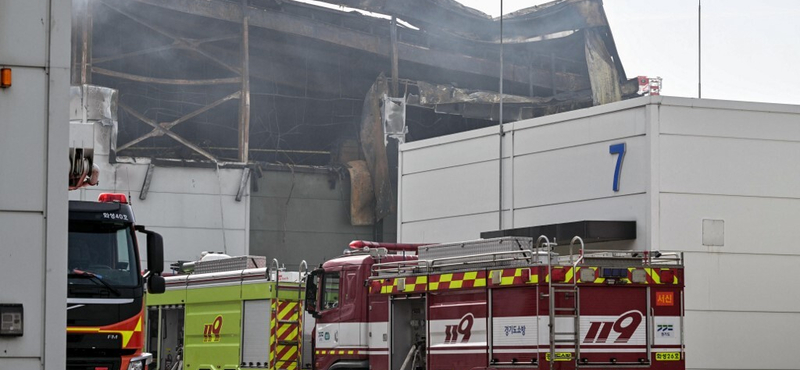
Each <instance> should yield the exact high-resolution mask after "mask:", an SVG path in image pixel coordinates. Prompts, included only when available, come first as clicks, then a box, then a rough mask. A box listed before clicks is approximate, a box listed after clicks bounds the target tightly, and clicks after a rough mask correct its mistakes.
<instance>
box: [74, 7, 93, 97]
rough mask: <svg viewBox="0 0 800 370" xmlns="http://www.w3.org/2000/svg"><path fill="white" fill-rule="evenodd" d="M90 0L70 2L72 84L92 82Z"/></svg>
mask: <svg viewBox="0 0 800 370" xmlns="http://www.w3.org/2000/svg"><path fill="white" fill-rule="evenodd" d="M90 5H91V0H73V2H72V66H71V67H72V73H71V75H72V77H71V83H72V84H73V85H83V84H90V83H92V72H91V71H92V69H91V68H92V62H91V58H92V23H93V22H92V12H91V6H90Z"/></svg>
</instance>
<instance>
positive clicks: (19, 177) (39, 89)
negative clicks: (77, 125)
mask: <svg viewBox="0 0 800 370" xmlns="http://www.w3.org/2000/svg"><path fill="white" fill-rule="evenodd" d="M24 3H25V2H24V1H20V2H12V4H18V5H22V4H24ZM3 4H5V3H3ZM18 5H17V6H18ZM4 6H5V5H4ZM15 7H16V6H12V7H11V9H9V10H12V9H14V8H15ZM6 11H7V10H6V8H3V9H2V11H0V14H2V13H5V12H6ZM8 16H9V14H5V15H0V30H1V29H2V28H5V26H6V25H5V24H3V18H4V17H8ZM13 23H14V24H18V23H19V22H18V21H15V22H13ZM37 23H38V20H37ZM19 32H20V31H18V30H15V31H14V32H13V33H12V34H15V35H17V34H20V33H19ZM0 35H3V36H2V37H0V39H7V37H6V34H5V33H3V32H2V31H0ZM0 50H3V46H2V42H0ZM42 50H44V49H42ZM1 53H3V51H0V60H1V61H3V62H6V61H5V60H4V56H3V55H2V54H1ZM12 73H13V85H12V86H11V87H10V88H8V89H1V90H0V112H3V116H2V117H0V155H2V158H3V165H2V175H0V189H2V191H0V209H5V210H19V211H42V210H44V198H45V197H44V189H45V171H46V163H45V153H46V151H45V150H43V148H45V147H46V145H45V138H46V135H45V131H46V123H45V113H46V111H47V108H46V106H45V102H46V100H45V99H44V97H45V96H46V94H45V91H46V90H45V88H46V81H47V75H46V74H45V71H44V69H40V68H23V67H15V68H12ZM65 99H66V97H65ZM65 113H66V112H65ZM64 125H67V122H64ZM64 140H65V141H66V138H64ZM64 144H66V142H65V143H64ZM68 162H69V161H68V160H67V152H66V151H65V152H64V191H65V192H66V186H67V184H66V178H67V175H66V171H67V163H68Z"/></svg>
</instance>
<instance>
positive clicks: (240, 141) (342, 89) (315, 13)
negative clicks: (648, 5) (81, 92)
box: [72, 0, 636, 165]
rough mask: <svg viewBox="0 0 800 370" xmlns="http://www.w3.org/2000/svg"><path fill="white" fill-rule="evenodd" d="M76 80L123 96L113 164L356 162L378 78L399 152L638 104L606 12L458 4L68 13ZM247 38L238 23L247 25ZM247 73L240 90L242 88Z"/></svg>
mask: <svg viewBox="0 0 800 370" xmlns="http://www.w3.org/2000/svg"><path fill="white" fill-rule="evenodd" d="M73 6H74V15H73V17H74V19H73V25H74V26H73V73H72V75H73V83H74V84H80V83H92V84H95V85H102V86H107V87H112V88H115V89H118V90H119V100H120V108H121V109H120V128H119V137H118V143H117V147H116V150H117V154H118V155H121V156H147V157H154V158H177V159H198V160H210V161H214V162H224V161H230V162H238V163H246V162H250V163H252V162H254V161H257V162H273V163H275V162H283V163H294V164H307V165H326V164H330V163H336V162H342V161H346V160H347V159H349V158H350V157H353V156H355V157H359V156H362V155H361V154H359V152H360V151H358V150H356V152H355V153H352V151H351V152H348V148H350V147H351V146H350V145H349V144H350V143H352V142H353V141H356V142H358V140H359V130H360V125H361V124H362V117H361V116H362V107H363V106H364V105H365V102H364V101H365V96H366V95H367V92H368V91H370V88H371V87H372V86H373V84H374V83H375V81H376V78H378V76H380V75H385V76H387V80H388V86H389V91H388V94H389V95H390V96H395V97H405V98H406V102H407V103H408V107H407V115H406V117H405V125H406V127H407V130H408V134H407V135H406V140H407V141H413V140H417V139H422V138H428V137H434V136H439V135H444V134H449V133H454V132H459V131H464V130H469V129H474V128H479V127H485V126H489V125H496V124H497V121H498V119H499V118H500V117H499V111H500V109H499V102H500V95H499V93H498V91H499V88H500V85H499V79H500V73H501V72H500V71H501V68H500V50H501V49H500V48H501V46H500V45H501V43H502V44H503V45H502V48H503V68H502V74H503V93H504V94H506V95H504V96H503V100H504V112H505V113H504V116H503V120H504V121H514V120H519V119H524V118H530V117H535V116H541V115H545V114H551V113H556V112H561V111H566V110H571V109H577V108H582V107H587V106H591V105H596V104H602V103H606V102H611V101H616V100H619V99H622V98H625V97H628V96H634V95H635V91H636V84H635V81H633V80H631V81H628V80H627V79H626V77H625V72H624V70H623V67H622V64H621V62H620V60H619V56H618V54H617V51H616V48H615V45H614V41H613V37H612V35H611V31H610V28H609V26H608V20H607V18H606V16H605V13H604V11H603V7H602V1H601V0H562V1H555V2H552V3H548V4H544V5H540V6H536V7H532V8H528V9H523V10H520V11H518V12H515V13H512V14H508V15H506V16H505V17H503V22H502V27H503V32H502V35H503V36H502V39H501V37H500V35H501V33H500V26H501V22H500V20H499V19H497V18H494V19H493V18H491V17H490V16H488V15H486V14H483V13H481V12H479V11H476V10H474V9H470V8H467V7H465V6H463V5H461V4H459V3H457V2H455V1H453V0H407V1H391V0H324V2H319V1H313V0H304V1H302V2H301V1H290V0H243V1H238V0H237V1H225V0H202V1H200V0H76V1H75V2H74V5H73ZM243 25H245V26H244V27H243ZM243 76H244V78H242V77H243Z"/></svg>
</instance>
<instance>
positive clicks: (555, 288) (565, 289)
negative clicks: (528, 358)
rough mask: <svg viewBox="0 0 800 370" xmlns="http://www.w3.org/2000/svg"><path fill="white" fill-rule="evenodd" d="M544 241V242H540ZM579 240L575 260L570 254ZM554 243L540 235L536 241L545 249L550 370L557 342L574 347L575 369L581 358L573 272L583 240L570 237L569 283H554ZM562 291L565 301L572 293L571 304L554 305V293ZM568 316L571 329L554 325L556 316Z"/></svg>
mask: <svg viewBox="0 0 800 370" xmlns="http://www.w3.org/2000/svg"><path fill="white" fill-rule="evenodd" d="M542 241H544V243H541V242H542ZM576 241H580V243H581V256H580V257H579V258H578V259H577V260H573V254H572V245H573V244H574V243H575V242H576ZM556 245H557V244H556V243H551V242H550V240H549V239H548V238H547V237H546V236H544V235H542V236H540V237H539V239H538V240H537V241H536V246H537V249H538V248H539V247H540V246H544V247H545V248H546V250H547V253H548V254H547V288H548V294H547V297H548V303H549V309H548V314H549V316H550V324H549V326H550V330H549V331H550V352H549V356H550V361H549V362H550V370H554V369H555V363H556V361H557V359H556V345H559V344H572V345H573V347H574V352H573V358H572V360H573V361H574V362H575V369H578V368H579V367H580V358H581V346H580V343H581V342H580V332H581V330H580V321H581V319H580V294H579V293H580V292H579V289H578V276H577V275H576V274H575V273H576V272H577V267H578V264H580V262H581V261H582V260H583V240H581V238H580V237H578V236H576V237H574V238H572V241H571V242H570V267H571V268H572V273H573V277H572V282H571V283H569V282H567V283H554V282H553V279H552V276H553V261H552V258H553V255H552V252H553V248H554V247H555V246H556ZM558 293H563V294H565V295H566V297H565V298H566V299H565V301H569V294H572V298H573V299H572V300H571V302H572V304H571V305H569V306H559V307H556V294H558ZM563 317H569V318H572V320H573V324H572V331H559V328H558V326H557V325H556V323H557V321H556V318H563ZM565 336H569V338H564V337H565Z"/></svg>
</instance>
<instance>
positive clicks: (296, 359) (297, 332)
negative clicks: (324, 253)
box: [267, 258, 308, 370]
mask: <svg viewBox="0 0 800 370" xmlns="http://www.w3.org/2000/svg"><path fill="white" fill-rule="evenodd" d="M273 265H274V266H275V304H274V306H273V307H272V315H273V317H275V318H276V322H277V330H276V331H275V335H276V336H277V338H275V340H276V346H275V349H274V351H275V353H274V355H275V362H274V367H273V368H274V369H276V370H277V369H281V370H283V369H285V370H299V369H301V368H302V365H303V362H302V361H303V358H302V357H303V356H302V355H303V300H302V298H303V290H302V284H300V285H301V286H298V287H297V300H296V301H291V300H287V301H284V300H281V296H280V290H281V289H280V288H281V277H280V276H281V275H280V274H281V268H280V265H279V263H278V260H277V259H275V258H273V259H272V263H271V265H270V270H271V269H272V266H273ZM307 270H308V264H307V263H306V261H305V260H303V261H302V262H300V266H299V268H298V272H299V274H300V282H301V283H302V281H303V279H304V278H305V276H304V275H305V272H306V271H307ZM267 274H270V273H269V271H268V272H267ZM270 275H271V274H270ZM292 287H293V288H294V285H292ZM284 288H285V287H284ZM281 338H283V339H281Z"/></svg>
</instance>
